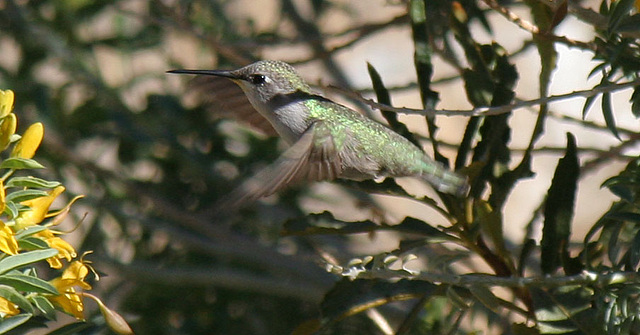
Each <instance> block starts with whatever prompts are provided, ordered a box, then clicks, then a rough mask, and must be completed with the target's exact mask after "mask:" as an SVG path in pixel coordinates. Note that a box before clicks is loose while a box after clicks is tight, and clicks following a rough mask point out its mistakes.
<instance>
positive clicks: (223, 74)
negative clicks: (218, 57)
mask: <svg viewBox="0 0 640 335" xmlns="http://www.w3.org/2000/svg"><path fill="white" fill-rule="evenodd" d="M167 73H178V74H198V75H208V76H217V77H225V78H230V79H240V78H238V76H237V75H235V74H234V73H233V72H232V71H227V70H171V71H167Z"/></svg>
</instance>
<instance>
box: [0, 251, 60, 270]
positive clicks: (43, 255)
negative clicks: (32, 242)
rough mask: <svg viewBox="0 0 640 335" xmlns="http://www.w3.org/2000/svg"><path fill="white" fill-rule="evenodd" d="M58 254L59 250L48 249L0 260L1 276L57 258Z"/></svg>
mask: <svg viewBox="0 0 640 335" xmlns="http://www.w3.org/2000/svg"><path fill="white" fill-rule="evenodd" d="M57 254H58V250H56V249H46V250H35V251H29V252H25V253H21V254H17V255H12V256H9V257H5V258H3V259H2V260H0V274H4V273H7V272H9V271H11V270H13V269H17V268H20V267H22V266H25V265H29V264H32V263H35V262H39V261H42V260H45V259H47V258H49V257H53V256H56V255H57Z"/></svg>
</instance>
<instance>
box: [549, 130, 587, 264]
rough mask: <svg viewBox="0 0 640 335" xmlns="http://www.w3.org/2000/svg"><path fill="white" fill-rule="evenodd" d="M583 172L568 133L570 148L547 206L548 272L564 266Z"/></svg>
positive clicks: (554, 183) (574, 143)
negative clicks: (579, 178) (563, 258)
mask: <svg viewBox="0 0 640 335" xmlns="http://www.w3.org/2000/svg"><path fill="white" fill-rule="evenodd" d="M579 174H580V164H579V162H578V155H577V147H576V142H575V138H574V137H573V135H572V134H571V133H567V150H566V153H565V155H564V157H562V158H561V159H560V161H559V162H558V166H557V167H556V171H555V173H554V175H553V180H552V182H551V186H550V187H549V191H548V192H547V200H546V201H545V205H544V226H543V228H542V241H541V244H540V247H541V267H542V272H543V273H544V274H551V273H553V272H554V271H555V270H556V269H557V268H558V267H559V266H560V262H561V259H562V258H561V256H562V253H563V252H566V251H567V248H568V243H569V236H570V235H571V221H572V219H573V207H574V202H575V193H576V189H577V185H578V176H579Z"/></svg>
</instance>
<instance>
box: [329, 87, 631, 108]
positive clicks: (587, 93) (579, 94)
mask: <svg viewBox="0 0 640 335" xmlns="http://www.w3.org/2000/svg"><path fill="white" fill-rule="evenodd" d="M638 85H640V79H635V80H632V81H628V82H624V83H619V84H616V83H611V84H606V85H599V86H596V87H594V88H591V89H587V90H580V91H573V92H569V93H564V94H558V95H550V96H547V97H542V98H538V99H532V100H524V101H518V102H514V103H511V104H508V105H502V106H496V107H479V108H473V109H469V110H454V109H435V108H425V109H416V108H406V107H393V106H389V105H385V104H380V103H377V102H375V101H373V100H371V99H366V98H364V97H362V96H361V95H360V94H358V93H356V92H353V91H350V90H346V89H342V88H339V87H336V86H332V85H329V86H323V87H322V88H323V89H324V90H327V91H329V92H333V93H337V94H342V95H345V96H347V97H350V98H353V99H357V100H359V101H361V102H363V103H365V104H367V105H368V106H369V107H371V108H375V109H379V110H384V111H390V112H394V113H401V114H409V115H445V116H489V115H499V114H504V113H508V112H511V111H513V110H516V109H521V108H527V107H533V106H538V105H541V104H548V103H551V102H556V101H562V100H566V99H572V98H588V97H592V96H595V95H598V94H602V93H608V92H613V91H616V90H622V89H625V88H628V87H633V86H638Z"/></svg>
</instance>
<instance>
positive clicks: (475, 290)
mask: <svg viewBox="0 0 640 335" xmlns="http://www.w3.org/2000/svg"><path fill="white" fill-rule="evenodd" d="M469 291H470V292H471V294H473V296H474V297H476V299H477V300H478V301H479V302H480V303H481V304H483V305H484V307H486V308H488V309H489V310H490V311H492V312H494V313H496V314H498V315H500V313H501V312H502V308H501V304H500V299H499V298H498V297H496V295H495V294H493V292H491V290H489V289H488V288H486V287H484V286H477V285H474V286H471V287H469Z"/></svg>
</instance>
